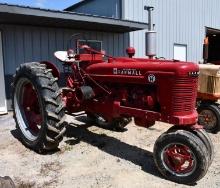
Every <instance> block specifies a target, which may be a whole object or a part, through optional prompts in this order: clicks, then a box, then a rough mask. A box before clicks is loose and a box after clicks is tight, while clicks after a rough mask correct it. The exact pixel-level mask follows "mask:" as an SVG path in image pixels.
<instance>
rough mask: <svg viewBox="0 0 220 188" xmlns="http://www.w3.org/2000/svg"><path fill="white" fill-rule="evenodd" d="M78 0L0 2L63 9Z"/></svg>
mask: <svg viewBox="0 0 220 188" xmlns="http://www.w3.org/2000/svg"><path fill="white" fill-rule="evenodd" d="M79 1H80V0H0V3H8V4H16V5H26V6H32V7H40V8H47V9H56V10H63V9H65V8H67V7H69V6H71V5H73V4H75V3H77V2H79Z"/></svg>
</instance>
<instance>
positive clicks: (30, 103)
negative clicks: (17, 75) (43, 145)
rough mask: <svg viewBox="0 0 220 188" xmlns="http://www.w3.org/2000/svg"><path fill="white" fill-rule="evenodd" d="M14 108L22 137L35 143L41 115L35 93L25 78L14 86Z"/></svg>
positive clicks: (41, 119)
mask: <svg viewBox="0 0 220 188" xmlns="http://www.w3.org/2000/svg"><path fill="white" fill-rule="evenodd" d="M14 108H15V115H16V118H17V121H18V126H19V127H20V129H21V131H22V133H23V135H24V136H25V137H26V138H27V139H28V140H31V141H35V140H36V139H37V138H38V135H39V132H40V130H41V124H42V122H43V115H42V111H41V109H42V108H41V105H40V102H39V98H38V94H37V91H36V89H35V87H34V86H33V84H32V83H31V81H29V80H28V79H26V78H21V79H20V80H19V81H18V82H17V84H16V88H15V94H14Z"/></svg>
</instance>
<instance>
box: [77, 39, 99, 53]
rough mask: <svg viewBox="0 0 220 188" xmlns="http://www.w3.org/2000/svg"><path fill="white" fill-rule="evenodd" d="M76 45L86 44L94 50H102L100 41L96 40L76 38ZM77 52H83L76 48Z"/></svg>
mask: <svg viewBox="0 0 220 188" xmlns="http://www.w3.org/2000/svg"><path fill="white" fill-rule="evenodd" d="M77 45H78V46H81V45H88V46H89V47H90V48H92V49H94V50H96V51H99V52H100V51H101V50H102V41H98V40H78V41H77ZM78 50H79V51H78V53H83V50H81V49H78Z"/></svg>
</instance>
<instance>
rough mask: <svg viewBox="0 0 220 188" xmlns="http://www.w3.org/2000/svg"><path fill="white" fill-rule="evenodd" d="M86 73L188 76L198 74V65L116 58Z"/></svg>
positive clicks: (94, 65) (96, 65)
mask: <svg viewBox="0 0 220 188" xmlns="http://www.w3.org/2000/svg"><path fill="white" fill-rule="evenodd" d="M86 72H87V73H89V74H90V75H91V76H129V77H135V76H145V75H146V74H148V73H153V72H155V73H159V72H160V73H163V74H166V73H167V74H173V75H176V76H187V75H189V73H190V74H191V73H195V74H198V72H199V67H198V65H197V64H194V63H189V62H180V61H167V60H150V59H132V58H115V59H111V60H109V62H108V63H97V64H92V65H90V66H88V67H87V69H86Z"/></svg>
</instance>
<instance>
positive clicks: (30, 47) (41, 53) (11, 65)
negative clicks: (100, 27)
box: [0, 25, 129, 100]
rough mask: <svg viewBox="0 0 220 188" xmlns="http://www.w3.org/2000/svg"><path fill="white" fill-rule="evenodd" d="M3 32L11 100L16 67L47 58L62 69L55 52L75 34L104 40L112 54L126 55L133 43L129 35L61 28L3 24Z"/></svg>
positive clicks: (0, 27)
mask: <svg viewBox="0 0 220 188" xmlns="http://www.w3.org/2000/svg"><path fill="white" fill-rule="evenodd" d="M0 29H1V31H2V35H3V56H4V69H5V79H6V93H7V99H8V100H9V99H10V83H11V79H12V75H13V74H14V73H15V70H16V67H18V66H19V65H20V64H21V63H24V62H33V61H36V62H38V61H42V60H47V61H51V62H54V63H55V64H56V65H57V66H58V67H59V68H60V69H61V70H62V66H61V63H60V62H58V61H57V60H56V59H55V58H54V56H53V54H54V52H55V51H57V50H66V48H67V43H68V39H69V38H70V36H71V35H72V34H74V33H82V34H84V35H85V37H86V38H87V39H91V40H101V41H103V49H104V50H106V52H107V53H108V54H109V55H114V56H124V55H125V50H124V49H125V48H126V47H127V46H129V35H128V34H120V33H105V32H95V31H80V30H69V29H59V28H46V27H30V26H19V25H0Z"/></svg>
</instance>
